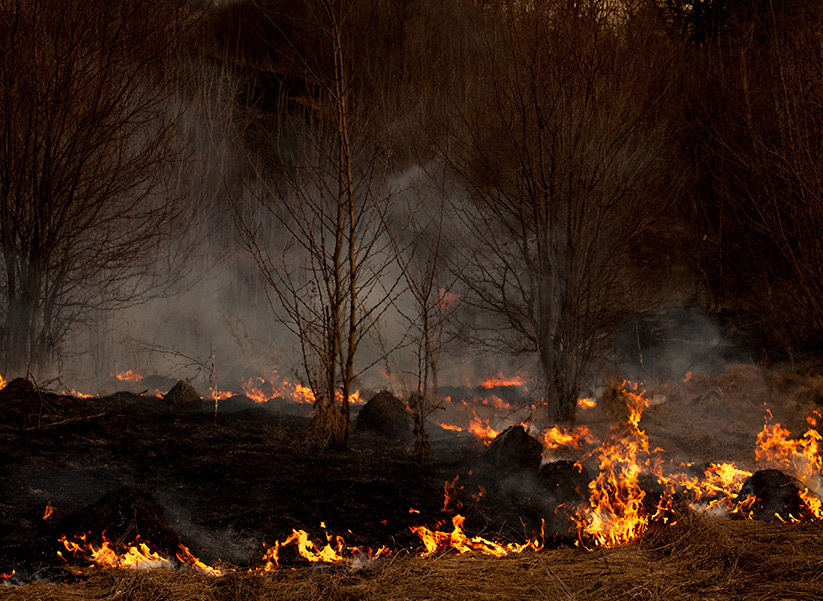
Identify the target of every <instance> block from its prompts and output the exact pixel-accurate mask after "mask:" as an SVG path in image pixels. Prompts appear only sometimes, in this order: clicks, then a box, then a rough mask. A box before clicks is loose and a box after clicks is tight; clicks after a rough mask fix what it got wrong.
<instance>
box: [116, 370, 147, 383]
mask: <svg viewBox="0 0 823 601" xmlns="http://www.w3.org/2000/svg"><path fill="white" fill-rule="evenodd" d="M114 377H115V378H117V379H118V380H120V381H121V382H139V381H140V380H142V379H143V376H141V375H140V374H139V373H137V372H136V371H134V370H132V369H127V370H126V371H123V372H120V373H118V374H115V376H114Z"/></svg>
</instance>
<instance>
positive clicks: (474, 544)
mask: <svg viewBox="0 0 823 601" xmlns="http://www.w3.org/2000/svg"><path fill="white" fill-rule="evenodd" d="M465 521H466V518H465V517H463V516H462V515H460V514H457V515H455V516H452V527H453V530H452V531H451V532H440V531H438V530H429V529H428V528H427V527H426V526H412V527H411V528H410V530H411V531H412V532H413V533H414V534H416V535H417V536H418V537H420V540H421V541H422V542H423V546H424V547H425V550H424V551H422V552H421V553H420V555H421V557H430V556H431V555H433V554H435V553H436V552H438V551H441V552H445V551H449V550H454V551H457V553H459V554H461V555H462V554H464V553H470V552H472V551H477V552H479V553H481V554H483V555H493V556H495V557H503V556H504V555H510V554H512V553H522V552H523V551H527V550H529V549H531V550H533V551H540V550H541V549H542V548H543V544H544V541H545V532H541V536H540V539H537V538H535V539H532V540H527V541H526V542H525V543H497V542H494V541H490V540H488V539H485V538H482V537H480V536H475V537H472V538H469V537H467V536H466V534H465V532H464V531H463V523H464V522H465ZM543 526H544V530H545V523H544V524H543Z"/></svg>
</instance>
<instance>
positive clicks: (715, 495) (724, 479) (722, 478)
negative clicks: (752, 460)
mask: <svg viewBox="0 0 823 601" xmlns="http://www.w3.org/2000/svg"><path fill="white" fill-rule="evenodd" d="M751 475H752V473H751V472H749V471H747V470H742V469H739V468H737V467H736V466H735V465H734V464H733V463H712V464H710V465H709V466H708V467H707V468H706V469H705V470H704V472H703V474H702V476H694V477H692V478H689V477H688V476H686V475H685V474H673V475H671V476H668V477H664V476H659V477H658V480H659V481H660V482H661V483H663V484H667V485H670V486H672V487H674V486H677V487H678V488H681V489H683V490H684V491H685V492H686V493H687V494H688V495H689V496H690V497H691V507H692V508H693V509H695V510H698V511H712V510H715V509H719V510H722V511H724V512H726V513H738V514H746V513H747V510H748V508H749V507H750V506H751V505H752V503H754V501H755V499H754V498H751V499H749V498H748V497H747V498H746V499H744V500H743V501H736V497H737V492H738V491H739V490H740V488H741V487H742V486H743V483H744V482H745V481H746V479H748V478H750V477H751Z"/></svg>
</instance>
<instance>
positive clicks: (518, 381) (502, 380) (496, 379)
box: [479, 371, 531, 388]
mask: <svg viewBox="0 0 823 601" xmlns="http://www.w3.org/2000/svg"><path fill="white" fill-rule="evenodd" d="M528 382H531V378H530V377H529V376H528V374H526V373H525V372H518V373H517V374H516V375H514V376H511V377H508V378H507V377H506V376H504V375H503V372H502V371H501V372H499V373H498V374H497V375H496V376H492V377H491V378H487V379H485V380H483V381H482V382H480V386H479V387H480V388H494V387H495V386H525V385H526V384H527V383H528Z"/></svg>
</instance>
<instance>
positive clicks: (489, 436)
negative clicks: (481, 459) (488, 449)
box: [469, 413, 500, 446]
mask: <svg viewBox="0 0 823 601" xmlns="http://www.w3.org/2000/svg"><path fill="white" fill-rule="evenodd" d="M469 432H471V433H472V434H474V436H475V438H477V439H478V440H480V441H481V442H482V443H483V444H484V445H486V446H488V445H490V444H491V442H492V440H494V439H495V438H496V437H497V435H498V434H500V432H498V431H497V430H495V429H494V428H492V427H491V426H490V425H489V420H487V419H484V420H482V419H480V418H479V417H477V413H474V415H473V417H472V421H471V423H470V424H469Z"/></svg>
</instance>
